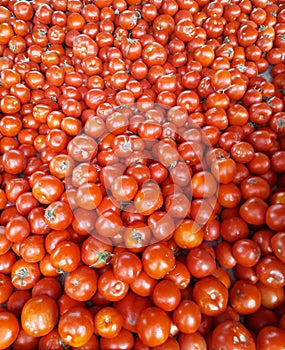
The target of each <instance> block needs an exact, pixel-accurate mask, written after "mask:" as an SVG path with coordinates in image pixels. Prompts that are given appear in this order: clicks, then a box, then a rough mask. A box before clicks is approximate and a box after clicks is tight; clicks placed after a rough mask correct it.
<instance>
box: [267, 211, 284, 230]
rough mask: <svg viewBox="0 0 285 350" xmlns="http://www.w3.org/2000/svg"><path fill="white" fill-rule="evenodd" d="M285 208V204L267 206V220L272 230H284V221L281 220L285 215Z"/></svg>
mask: <svg viewBox="0 0 285 350" xmlns="http://www.w3.org/2000/svg"><path fill="white" fill-rule="evenodd" d="M284 209H285V206H284V204H273V205H271V206H269V207H268V208H267V210H266V214H265V215H266V216H265V221H266V224H267V225H268V227H269V228H270V229H271V230H274V231H283V230H284V222H283V221H282V220H281V218H282V217H283V215H284Z"/></svg>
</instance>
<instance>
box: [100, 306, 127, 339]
mask: <svg viewBox="0 0 285 350" xmlns="http://www.w3.org/2000/svg"><path fill="white" fill-rule="evenodd" d="M123 323H124V319H123V316H122V315H121V313H120V312H119V311H118V310H117V309H115V308H114V307H104V308H102V309H100V310H99V311H98V312H97V313H96V315H95V318H94V326H95V332H96V334H98V335H100V336H101V337H104V338H113V337H116V336H117V335H118V334H119V333H120V330H121V329H122V326H123Z"/></svg>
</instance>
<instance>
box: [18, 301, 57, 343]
mask: <svg viewBox="0 0 285 350" xmlns="http://www.w3.org/2000/svg"><path fill="white" fill-rule="evenodd" d="M43 315H44V321H43V320H42V319H41V317H42V316H43ZM21 320H22V327H23V329H24V330H25V332H27V334H29V335H31V336H33V337H40V336H43V335H46V334H48V333H49V332H50V331H51V330H52V329H53V328H54V326H55V325H56V323H57V321H58V308H57V305H56V302H55V301H54V299H53V298H51V297H49V296H47V295H38V296H34V297H32V298H31V299H30V300H29V301H27V303H26V304H25V305H24V307H23V310H22V314H21Z"/></svg>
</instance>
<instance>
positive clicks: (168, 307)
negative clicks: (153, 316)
mask: <svg viewBox="0 0 285 350" xmlns="http://www.w3.org/2000/svg"><path fill="white" fill-rule="evenodd" d="M152 299H153V303H154V304H155V305H156V306H157V307H159V308H160V309H162V310H163V311H173V310H174V309H176V307H177V306H178V305H179V303H180V300H181V293H180V290H179V288H178V287H177V286H176V285H175V284H174V282H172V281H170V280H163V281H160V282H158V283H157V284H156V286H155V287H154V290H153V294H152Z"/></svg>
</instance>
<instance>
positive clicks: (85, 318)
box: [58, 306, 94, 347]
mask: <svg viewBox="0 0 285 350" xmlns="http://www.w3.org/2000/svg"><path fill="white" fill-rule="evenodd" d="M82 324H83V325H84V327H82ZM93 332H94V321H93V316H92V314H91V312H90V311H89V310H87V309H85V308H83V307H80V306H78V307H73V308H71V309H70V310H68V311H66V312H65V313H64V314H63V315H62V316H61V318H60V319H59V323H58V333H59V335H60V337H61V339H62V341H63V342H64V343H65V344H67V345H69V346H74V347H80V346H83V345H85V344H86V343H87V342H88V341H89V340H90V339H91V337H92V335H93Z"/></svg>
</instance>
